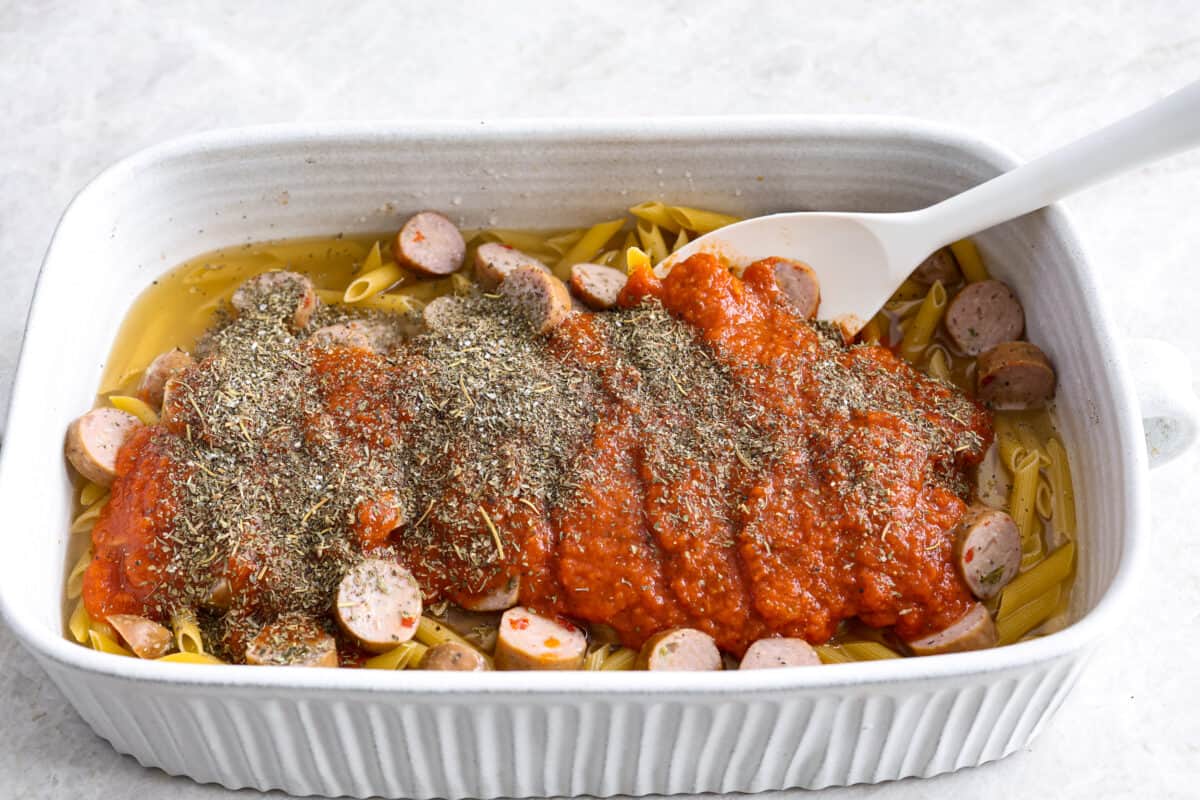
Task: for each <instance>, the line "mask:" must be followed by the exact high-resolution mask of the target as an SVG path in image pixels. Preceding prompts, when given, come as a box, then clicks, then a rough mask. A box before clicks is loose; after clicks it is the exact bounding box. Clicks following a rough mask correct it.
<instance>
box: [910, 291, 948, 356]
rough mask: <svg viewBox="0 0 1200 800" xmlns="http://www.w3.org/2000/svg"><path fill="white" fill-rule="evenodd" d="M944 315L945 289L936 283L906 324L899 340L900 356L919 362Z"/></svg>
mask: <svg viewBox="0 0 1200 800" xmlns="http://www.w3.org/2000/svg"><path fill="white" fill-rule="evenodd" d="M945 313H946V289H945V287H944V286H942V282H941V281H938V282H937V283H935V284H933V286H932V287H930V289H929V293H928V294H927V295H925V299H924V300H923V301H921V306H920V308H918V309H917V314H916V316H915V317H913V318H912V321H911V322H909V323H908V327H907V329H906V330H905V331H904V338H903V339H901V340H900V355H902V356H903V357H904V358H905V359H907V360H908V361H910V362H914V363H915V362H918V361H920V358H921V354H922V353H924V352H925V348H926V347H928V346H929V342H930V341H931V340H932V339H933V332H934V331H935V330H937V326H938V323H940V322H941V321H942V317H943V316H944V315H945Z"/></svg>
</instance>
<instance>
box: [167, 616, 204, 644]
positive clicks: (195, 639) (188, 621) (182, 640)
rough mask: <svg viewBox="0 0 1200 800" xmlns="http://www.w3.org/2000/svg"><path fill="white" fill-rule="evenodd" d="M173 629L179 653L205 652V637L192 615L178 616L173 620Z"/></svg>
mask: <svg viewBox="0 0 1200 800" xmlns="http://www.w3.org/2000/svg"><path fill="white" fill-rule="evenodd" d="M171 629H172V630H173V631H174V632H175V647H176V649H177V650H179V652H181V653H203V652H204V636H203V635H202V634H201V633H200V626H199V625H197V624H196V618H195V617H193V616H192V615H191V614H176V615H175V616H174V617H173V618H172V619H171Z"/></svg>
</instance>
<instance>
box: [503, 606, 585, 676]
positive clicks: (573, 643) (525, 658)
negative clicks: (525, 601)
mask: <svg viewBox="0 0 1200 800" xmlns="http://www.w3.org/2000/svg"><path fill="white" fill-rule="evenodd" d="M586 652H587V637H586V636H584V635H583V631H582V630H580V629H579V627H578V626H576V625H574V624H572V623H570V622H568V621H567V620H565V619H562V618H561V617H560V618H557V619H551V618H550V617H543V616H542V615H541V614H536V613H534V612H533V611H530V610H529V609H528V608H525V607H524V606H517V607H516V608H510V609H509V610H508V611H505V612H504V616H502V617H500V633H499V634H498V635H497V637H496V654H495V662H496V669H506V670H515V669H554V670H566V669H579V668H580V667H582V666H583V657H584V655H585V654H586Z"/></svg>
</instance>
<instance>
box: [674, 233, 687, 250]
mask: <svg viewBox="0 0 1200 800" xmlns="http://www.w3.org/2000/svg"><path fill="white" fill-rule="evenodd" d="M688 241H689V240H688V232H687V231H685V230H682V229H681V230H680V231H679V235H678V236H676V237H675V244H673V245H671V252H672V253H674V252H675V251H676V250H678V249H679V248H681V247H683V246H684V245H686V244H687V243H688Z"/></svg>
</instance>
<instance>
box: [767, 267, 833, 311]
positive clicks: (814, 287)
mask: <svg viewBox="0 0 1200 800" xmlns="http://www.w3.org/2000/svg"><path fill="white" fill-rule="evenodd" d="M772 261H774V263H773V264H772V265H771V269H772V271H773V272H774V273H775V283H776V284H778V286H779V289H780V291H782V292H783V296H784V297H786V298H787V300H788V302H789V303H790V304H791V306H792V308H793V309H794V310H795V311H796V313H798V314H799V315H800V316H802V317H804V318H805V319H815V318H816V316H817V308H818V307H819V306H820V305H821V284H820V282H819V281H818V280H817V273H816V272H814V271H813V268H812V267H810V266H809V265H808V264H805V263H803V262H801V261H792V260H791V259H787V258H776V259H772Z"/></svg>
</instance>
